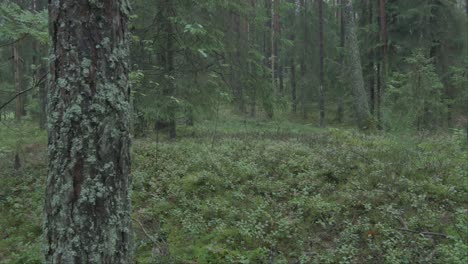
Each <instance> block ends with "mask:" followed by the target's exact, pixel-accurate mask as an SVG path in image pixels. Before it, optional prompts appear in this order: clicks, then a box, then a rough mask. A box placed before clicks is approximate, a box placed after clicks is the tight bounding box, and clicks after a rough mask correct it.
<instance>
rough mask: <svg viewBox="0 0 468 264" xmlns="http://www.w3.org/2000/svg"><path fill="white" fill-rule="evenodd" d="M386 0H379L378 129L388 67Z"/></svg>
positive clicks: (380, 121) (380, 125) (380, 126)
mask: <svg viewBox="0 0 468 264" xmlns="http://www.w3.org/2000/svg"><path fill="white" fill-rule="evenodd" d="M386 2H387V1H386V0H380V2H379V10H380V11H379V13H380V14H379V19H380V23H379V24H380V43H381V44H382V48H381V66H380V77H379V79H380V85H379V86H380V89H379V92H378V96H379V97H378V99H377V100H378V102H379V103H378V109H377V122H378V127H379V128H382V105H383V103H382V102H383V100H384V93H385V90H386V89H385V87H386V81H387V65H388V61H387V58H388V33H387V14H386V10H385V4H386Z"/></svg>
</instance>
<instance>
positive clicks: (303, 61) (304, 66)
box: [300, 0, 309, 119]
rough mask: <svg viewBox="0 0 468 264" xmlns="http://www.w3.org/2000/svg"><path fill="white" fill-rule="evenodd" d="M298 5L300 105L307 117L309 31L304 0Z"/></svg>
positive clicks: (304, 116) (303, 114)
mask: <svg viewBox="0 0 468 264" xmlns="http://www.w3.org/2000/svg"><path fill="white" fill-rule="evenodd" d="M300 5H301V9H302V23H303V30H304V43H303V55H302V57H301V78H302V85H301V107H302V117H303V118H304V119H307V107H306V101H307V85H306V82H305V78H306V73H307V63H306V58H307V55H308V52H307V50H308V49H307V46H308V45H309V31H308V27H307V2H306V0H300Z"/></svg>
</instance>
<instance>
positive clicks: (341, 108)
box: [336, 0, 346, 124]
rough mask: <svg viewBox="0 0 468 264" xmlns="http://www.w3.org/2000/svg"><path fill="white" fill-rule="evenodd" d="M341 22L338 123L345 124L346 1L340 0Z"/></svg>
mask: <svg viewBox="0 0 468 264" xmlns="http://www.w3.org/2000/svg"><path fill="white" fill-rule="evenodd" d="M339 1H340V3H339V10H340V14H339V20H340V50H341V52H340V68H341V69H340V70H341V78H340V91H341V94H340V95H339V96H338V108H337V118H336V119H337V121H338V123H340V124H341V123H343V117H344V97H345V95H344V88H343V86H345V83H344V81H343V79H344V77H345V76H346V74H345V59H344V58H345V56H344V54H345V53H344V50H345V35H346V34H345V16H344V0H339Z"/></svg>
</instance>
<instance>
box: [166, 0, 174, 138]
mask: <svg viewBox="0 0 468 264" xmlns="http://www.w3.org/2000/svg"><path fill="white" fill-rule="evenodd" d="M173 2H174V1H171V0H166V3H165V7H166V8H167V12H166V38H167V39H166V41H167V43H166V58H165V62H166V67H165V68H166V75H167V76H169V80H168V81H169V83H168V84H169V87H168V94H169V95H170V96H171V99H172V98H173V97H174V96H175V83H174V81H175V76H174V73H175V72H174V24H173V22H172V20H171V19H169V17H174V16H175V9H174V6H173ZM176 109H177V106H176V102H174V100H172V102H171V106H170V107H169V138H170V139H175V138H176V136H177V133H176V122H175V115H176Z"/></svg>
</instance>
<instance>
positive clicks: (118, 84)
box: [44, 0, 133, 264]
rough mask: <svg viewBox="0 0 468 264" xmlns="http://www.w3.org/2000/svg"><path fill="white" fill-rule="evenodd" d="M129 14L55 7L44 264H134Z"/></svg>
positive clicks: (117, 2) (106, 1)
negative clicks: (132, 243)
mask: <svg viewBox="0 0 468 264" xmlns="http://www.w3.org/2000/svg"><path fill="white" fill-rule="evenodd" d="M129 12H130V7H129V6H128V1H125V0H103V1H98V2H96V1H76V0H61V1H49V25H50V26H49V31H50V35H51V40H52V43H51V55H52V56H51V58H52V59H51V61H50V87H49V91H48V96H49V107H48V124H49V126H48V128H49V131H48V132H49V150H48V153H49V165H48V169H49V170H48V177H47V188H46V201H45V216H46V218H45V224H44V226H45V230H44V237H45V262H46V263H67V264H78V263H79V264H81V263H106V264H116V263H117V264H118V263H122V264H123V263H126V264H127V263H131V262H132V258H131V252H132V246H131V243H130V242H131V239H132V236H133V234H132V230H131V214H130V194H129V190H130V184H131V178H130V132H129V131H130V86H129V79H128V73H129V63H128V37H129V34H128V31H127V21H128V15H129ZM63 25H66V26H63Z"/></svg>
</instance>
